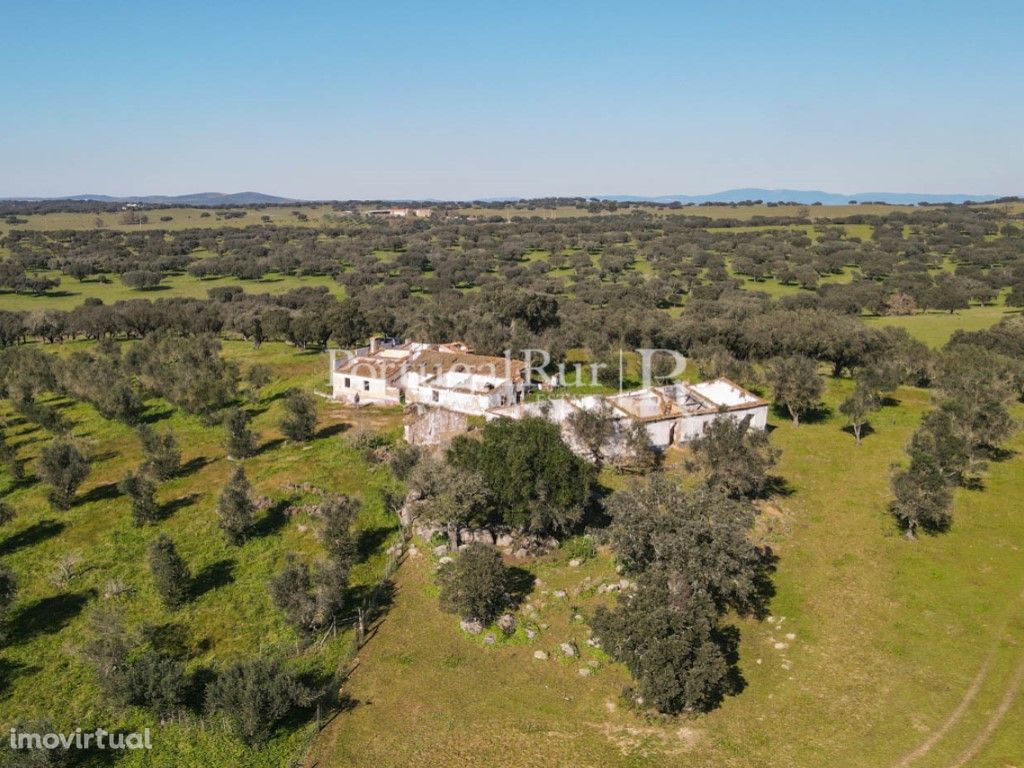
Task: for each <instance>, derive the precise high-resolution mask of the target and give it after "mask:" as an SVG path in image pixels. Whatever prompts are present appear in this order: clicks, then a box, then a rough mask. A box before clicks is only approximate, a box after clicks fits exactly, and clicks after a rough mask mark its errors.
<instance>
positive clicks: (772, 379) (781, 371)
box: [765, 356, 824, 427]
mask: <svg viewBox="0 0 1024 768" xmlns="http://www.w3.org/2000/svg"><path fill="white" fill-rule="evenodd" d="M765 374H766V376H767V378H768V383H769V385H770V386H771V388H772V390H773V391H774V393H775V401H776V402H777V403H780V404H782V405H784V406H785V407H786V410H787V411H789V416H790V418H791V419H793V426H795V427H798V426H800V416H801V415H803V414H804V413H807V411H810V410H812V409H813V408H815V407H817V405H818V403H819V402H820V400H821V392H822V389H823V386H824V385H823V383H822V380H821V376H819V375H818V366H817V364H816V363H815V362H814V360H812V359H810V358H808V357H797V356H794V357H780V358H775V359H774V360H772V361H770V362H769V363H768V366H767V369H766V371H765Z"/></svg>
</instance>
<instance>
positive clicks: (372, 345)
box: [370, 337, 378, 355]
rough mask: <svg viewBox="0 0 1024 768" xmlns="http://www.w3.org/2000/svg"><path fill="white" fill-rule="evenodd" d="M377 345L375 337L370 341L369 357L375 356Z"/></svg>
mask: <svg viewBox="0 0 1024 768" xmlns="http://www.w3.org/2000/svg"><path fill="white" fill-rule="evenodd" d="M377 344H378V339H377V338H376V337H374V338H372V339H370V354H371V355H375V354H377Z"/></svg>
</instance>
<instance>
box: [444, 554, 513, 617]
mask: <svg viewBox="0 0 1024 768" xmlns="http://www.w3.org/2000/svg"><path fill="white" fill-rule="evenodd" d="M438 581H439V583H440V586H441V608H442V610H445V611H448V612H449V613H455V614H458V615H459V616H461V617H462V618H463V619H466V620H467V621H479V622H481V623H483V624H489V623H490V622H491V621H492V620H493V619H494V618H495V617H496V616H497V615H498V614H499V613H501V612H502V611H503V610H504V609H505V608H506V607H507V606H508V604H509V570H508V568H507V567H506V566H505V564H504V563H503V562H502V561H501V555H500V554H499V553H498V551H497V550H496V549H494V547H489V546H487V545H486V544H481V543H479V542H475V543H473V544H470V545H469V546H467V547H466V548H465V549H464V550H462V552H461V553H460V554H459V556H458V558H456V560H455V562H453V563H450V564H448V565H446V566H445V567H443V568H442V569H441V571H440V572H439V573H438Z"/></svg>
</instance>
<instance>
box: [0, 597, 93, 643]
mask: <svg viewBox="0 0 1024 768" xmlns="http://www.w3.org/2000/svg"><path fill="white" fill-rule="evenodd" d="M92 597H94V592H93V591H92V590H90V591H87V592H62V593H61V594H59V595H51V596H50V597H44V598H41V599H39V600H36V601H35V602H33V603H30V604H29V605H26V606H25V607H24V608H22V609H21V610H20V611H18V613H17V615H15V616H14V617H12V618H11V620H10V622H9V624H8V626H9V631H8V641H9V642H10V643H12V644H19V643H24V642H27V641H29V640H31V639H32V638H34V637H36V636H37V635H52V634H53V633H55V632H59V631H60V630H62V629H63V628H64V627H66V626H67V625H68V624H69V623H70V622H71V621H72V620H73V619H74V618H75V617H76V616H77V615H78V614H79V613H81V612H82V609H83V608H85V605H86V603H88V602H89V600H90V599H91V598H92Z"/></svg>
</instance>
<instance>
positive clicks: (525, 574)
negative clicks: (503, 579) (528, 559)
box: [508, 565, 537, 610]
mask: <svg viewBox="0 0 1024 768" xmlns="http://www.w3.org/2000/svg"><path fill="white" fill-rule="evenodd" d="M536 581H537V577H536V576H534V575H533V574H532V573H530V572H529V571H528V570H526V569H525V568H519V567H517V566H514V565H513V566H511V567H509V569H508V597H509V604H510V605H509V607H510V608H511V609H513V610H514V609H516V608H518V607H519V605H520V603H522V602H523V600H525V599H526V598H527V596H528V595H529V594H530V593H531V592H533V585H534V584H535V583H536Z"/></svg>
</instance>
